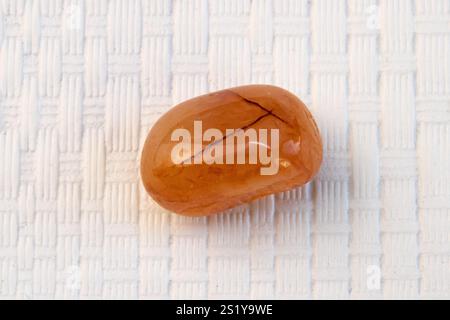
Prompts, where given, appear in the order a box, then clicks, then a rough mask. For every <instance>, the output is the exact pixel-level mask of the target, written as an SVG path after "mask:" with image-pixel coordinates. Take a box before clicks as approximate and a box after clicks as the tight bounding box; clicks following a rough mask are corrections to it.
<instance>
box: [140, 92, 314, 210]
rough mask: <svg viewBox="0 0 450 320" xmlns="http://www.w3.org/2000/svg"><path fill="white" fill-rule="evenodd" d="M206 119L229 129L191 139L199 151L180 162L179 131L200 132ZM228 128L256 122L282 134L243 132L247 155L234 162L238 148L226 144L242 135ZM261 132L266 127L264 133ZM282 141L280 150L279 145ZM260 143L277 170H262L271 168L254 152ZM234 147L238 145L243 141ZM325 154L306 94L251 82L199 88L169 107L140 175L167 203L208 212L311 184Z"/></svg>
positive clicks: (208, 124)
mask: <svg viewBox="0 0 450 320" xmlns="http://www.w3.org/2000/svg"><path fill="white" fill-rule="evenodd" d="M200 123H201V128H202V130H203V132H205V130H208V129H211V128H212V129H215V132H222V133H223V135H222V136H221V138H220V139H212V138H211V139H209V140H208V139H205V140H203V141H201V145H198V144H197V145H196V146H194V142H192V150H194V151H193V152H192V157H189V156H188V157H185V158H183V159H181V160H182V161H179V162H174V159H173V150H174V148H175V147H176V146H177V144H179V141H174V140H173V133H174V131H175V130H177V129H181V130H184V129H186V130H187V131H186V130H184V132H190V133H192V135H193V136H194V133H195V132H197V131H195V130H197V129H198V125H199V124H200ZM194 128H195V130H194ZM227 129H235V132H239V133H242V134H246V133H250V130H254V131H255V132H260V133H261V132H262V133H264V132H266V131H267V132H268V133H270V132H272V133H275V132H278V136H276V135H270V134H268V136H269V138H268V139H267V140H264V142H261V141H260V140H258V141H252V136H251V135H250V134H248V137H247V139H246V140H244V141H245V146H244V147H245V150H246V151H247V152H246V153H245V160H246V161H245V163H237V161H234V162H233V163H227V158H226V157H225V154H226V153H227V151H228V153H227V155H230V150H232V149H227V150H226V146H227V144H231V143H233V142H236V141H238V138H235V137H234V136H230V135H228V136H227V134H226V133H227V132H228V131H227ZM260 137H262V135H258V136H257V138H258V139H259V138H260ZM216 138H217V137H216ZM275 138H276V139H277V141H275ZM197 141H198V140H197ZM241 141H242V140H241ZM275 142H278V146H279V148H278V149H279V150H275V148H274V147H272V146H274V145H276V144H275ZM254 145H258V148H259V149H258V150H261V151H259V152H263V151H264V152H267V155H271V156H272V158H273V159H272V160H275V161H276V166H274V165H272V167H276V169H277V170H275V171H273V172H272V174H269V175H265V174H262V173H263V172H264V171H263V170H264V168H266V170H267V168H268V164H267V163H266V164H262V163H260V162H259V161H258V162H257V163H254V161H251V159H250V156H249V154H250V151H253V150H255V149H256V148H254V149H253V148H252V147H254ZM241 146H242V145H241ZM213 147H216V148H217V149H216V152H212V154H213V155H214V154H215V155H216V156H217V154H218V152H217V150H222V148H223V154H224V158H223V159H224V160H223V162H222V163H220V162H219V161H218V160H217V161H216V162H214V163H211V161H210V162H209V163H205V161H207V160H206V159H207V157H206V155H207V153H210V154H211V148H213ZM230 148H231V147H230ZM263 149H264V150H263ZM195 150H197V151H200V152H197V153H196V152H195ZM233 150H234V151H235V152H236V151H237V150H239V148H238V146H236V147H235V149H233ZM241 151H242V150H241ZM275 151H277V153H276V152H275ZM181 154H182V155H185V153H181ZM202 155H203V159H201V160H202V161H201V163H200V160H199V161H195V159H196V158H195V157H197V156H200V157H201V156H202ZM258 155H259V156H260V157H259V158H258V160H261V161H262V159H263V157H262V156H261V155H262V154H261V153H258ZM274 155H276V159H275V158H274V157H273V156H274ZM233 157H234V160H236V159H238V158H239V155H233V154H232V155H231V156H230V159H233ZM217 159H219V158H217ZM321 162H322V141H321V138H320V134H319V130H318V128H317V126H316V123H315V121H314V119H313V117H312V115H311V113H310V112H309V111H308V109H307V108H306V106H305V105H304V104H303V102H301V101H300V100H299V99H298V98H297V97H296V96H295V95H293V94H292V93H290V92H289V91H286V90H284V89H282V88H279V87H275V86H270V85H249V86H241V87H235V88H230V89H226V90H221V91H217V92H213V93H209V94H206V95H203V96H199V97H196V98H193V99H190V100H187V101H185V102H182V103H180V104H178V105H176V106H174V107H173V108H171V109H170V110H169V111H168V112H167V113H165V114H164V115H163V116H162V117H161V118H160V119H159V120H158V121H157V122H156V123H155V125H154V126H153V127H152V129H151V130H150V132H149V134H148V136H147V139H146V141H145V144H144V148H143V151H142V157H141V178H142V182H143V184H144V186H145V189H146V190H147V192H148V193H149V194H150V195H151V196H152V198H153V199H154V200H155V201H156V202H157V203H159V204H160V205H161V206H162V207H164V208H166V209H168V210H170V211H172V212H175V213H179V214H182V215H189V216H202V215H209V214H213V213H218V212H221V211H223V210H226V209H229V208H232V207H235V206H237V205H240V204H242V203H246V202H249V201H252V200H254V199H257V198H260V197H263V196H266V195H269V194H272V193H278V192H282V191H286V190H289V189H292V188H294V187H298V186H301V185H304V184H305V183H307V182H308V181H310V180H311V179H312V178H313V177H314V176H315V175H316V173H317V172H318V171H319V168H320V165H321ZM274 172H276V173H274Z"/></svg>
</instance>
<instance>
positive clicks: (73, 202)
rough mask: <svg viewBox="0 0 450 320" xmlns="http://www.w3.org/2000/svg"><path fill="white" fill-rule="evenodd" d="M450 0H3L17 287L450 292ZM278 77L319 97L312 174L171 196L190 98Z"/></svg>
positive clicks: (153, 294)
mask: <svg viewBox="0 0 450 320" xmlns="http://www.w3.org/2000/svg"><path fill="white" fill-rule="evenodd" d="M449 21H450V1H449V0H416V1H413V0H379V1H376V0H348V1H345V0H333V1H331V0H311V1H308V0H276V1H275V0H273V1H272V0H253V1H249V0H210V1H206V0H185V1H183V0H173V1H171V0H109V1H107V0H95V1H90V0H66V1H62V0H61V1H58V0H40V1H38V0H2V1H0V227H1V229H0V297H1V298H33V299H38V298H144V299H146V298H163V299H165V298H235V299H240V298H450V58H449V57H450V24H449ZM248 83H271V84H276V85H279V86H282V87H284V88H286V89H289V90H291V91H292V92H294V93H295V94H297V95H298V96H299V97H300V98H301V99H302V100H304V101H305V102H306V103H307V104H308V105H309V106H310V107H311V110H312V112H313V113H314V115H315V117H316V119H317V120H318V123H319V125H320V128H321V132H322V135H323V138H324V142H325V145H324V148H325V161H324V165H323V169H322V171H321V173H320V175H319V176H318V177H317V179H315V181H314V182H313V183H311V184H310V185H309V186H307V187H305V188H302V189H299V190H292V191H290V192H286V193H283V194H279V195H276V196H271V197H268V198H266V199H263V200H261V201H257V202H255V203H253V204H250V205H248V206H243V207H240V208H237V209H235V210H231V212H230V213H228V214H225V215H217V216H212V217H210V218H199V219H190V218H181V217H178V216H175V215H171V214H168V213H167V212H165V211H164V210H162V209H160V208H159V207H158V206H157V205H155V204H154V203H153V202H152V201H151V200H150V199H149V198H148V196H147V195H146V193H145V192H144V191H143V189H142V186H141V184H140V180H139V170H138V168H139V157H140V148H141V146H142V143H143V140H144V138H145V137H146V134H147V132H148V129H149V128H150V127H151V125H152V124H153V123H154V121H155V120H156V119H157V118H158V117H159V116H160V115H161V114H162V113H163V112H164V111H166V110H168V109H169V108H170V107H171V106H172V105H173V104H174V103H177V102H180V101H182V100H184V99H187V98H190V97H193V96H196V95H199V94H201V93H205V92H209V91H215V90H217V89H221V88H226V87H230V86H236V85H240V84H248Z"/></svg>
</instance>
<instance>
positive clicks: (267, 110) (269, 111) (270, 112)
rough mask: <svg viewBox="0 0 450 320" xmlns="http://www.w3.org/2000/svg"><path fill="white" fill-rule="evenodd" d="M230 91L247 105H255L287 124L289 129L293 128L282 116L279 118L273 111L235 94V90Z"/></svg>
mask: <svg viewBox="0 0 450 320" xmlns="http://www.w3.org/2000/svg"><path fill="white" fill-rule="evenodd" d="M228 91H230V92H232V93H234V94H235V95H237V96H238V97H239V98H241V99H242V100H244V101H245V102H247V103H249V104H251V105H254V106H256V107H258V108H260V109H262V110H264V111H266V112H267V113H268V115H271V116H273V117H275V118H277V119H278V120H280V121H281V122H283V123H285V124H287V125H288V126H289V127H291V124H290V123H289V122H287V121H286V120H284V119H283V118H281V117H280V116H278V115H276V114H275V113H273V112H272V110H269V109H267V108H264V107H263V106H262V105H260V104H259V103H258V102H256V101H252V100H250V99H248V98H246V97H244V96H242V95H240V94H239V93H237V92H235V91H233V90H228Z"/></svg>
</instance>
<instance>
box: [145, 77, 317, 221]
mask: <svg viewBox="0 0 450 320" xmlns="http://www.w3.org/2000/svg"><path fill="white" fill-rule="evenodd" d="M262 87H263V88H265V89H267V90H268V91H269V96H270V95H271V94H276V93H277V92H278V93H282V94H283V95H285V96H286V97H288V98H290V99H294V101H295V102H297V103H298V104H299V105H300V107H301V108H300V110H298V111H299V112H300V113H302V114H304V115H305V116H306V117H307V118H308V121H309V122H311V123H312V125H313V126H312V127H313V132H312V137H313V138H314V139H315V143H312V145H313V146H316V147H317V149H318V150H316V151H315V152H316V154H317V155H319V156H320V161H316V162H313V163H314V165H315V166H314V167H313V168H312V170H311V174H310V176H309V177H308V178H307V179H302V180H297V179H296V178H293V179H290V180H286V181H284V183H282V184H279V186H278V187H269V188H267V187H265V188H263V189H261V190H259V192H254V193H250V194H244V195H243V196H241V197H240V198H236V197H235V199H233V201H225V202H222V203H220V201H219V202H215V203H212V204H211V205H209V206H204V207H201V206H200V207H199V206H197V207H190V208H189V207H186V206H181V207H182V208H180V204H182V203H184V202H182V201H181V202H175V201H167V200H165V199H164V197H163V196H161V195H159V192H158V191H157V190H153V186H152V184H151V179H152V178H156V177H154V176H153V174H149V175H146V174H145V168H146V167H147V164H148V160H149V159H150V158H149V156H150V157H151V155H148V153H149V152H151V151H152V150H151V148H150V147H149V145H151V142H152V139H154V137H155V134H154V132H155V131H158V129H161V123H163V122H164V121H165V120H167V119H170V118H172V120H173V115H174V114H176V113H177V112H178V111H179V110H183V106H185V105H187V104H189V103H192V102H193V101H194V100H197V99H199V98H208V97H209V96H211V95H213V94H217V93H220V92H224V91H231V92H234V93H236V92H237V93H238V94H240V93H241V91H245V90H251V91H253V90H255V91H258V90H260V89H261V88H262ZM243 96H244V98H246V99H248V100H249V101H250V102H252V99H253V98H254V97H252V96H251V95H250V96H248V95H246V94H244V95H243ZM257 96H258V95H256V97H257ZM280 108H281V109H283V108H285V109H289V108H290V106H285V105H281V106H280ZM284 111H286V110H284ZM275 112H276V110H275ZM297 120H298V119H297ZM167 130H170V129H167ZM156 136H159V137H160V136H164V135H161V134H159V135H156ZM310 151H312V150H310ZM309 154H310V153H309ZM322 161H323V144H322V139H321V137H320V132H319V128H318V126H317V123H316V121H315V119H314V117H313V116H312V114H311V112H310V111H309V109H308V107H307V106H306V105H305V104H304V103H303V101H301V100H300V99H299V98H298V97H297V96H296V95H294V94H293V93H291V92H289V91H288V90H285V89H283V88H280V87H277V86H273V85H257V84H256V85H248V86H240V87H233V88H229V89H224V90H219V91H216V92H212V93H208V94H205V95H201V96H198V97H194V98H192V99H189V100H186V101H183V102H181V103H179V104H177V105H175V106H174V107H172V108H171V109H170V110H168V111H167V112H166V113H165V114H163V115H162V116H161V117H160V118H159V119H158V120H157V121H156V122H155V124H154V126H152V128H151V129H150V131H149V133H148V135H147V137H146V140H145V143H144V146H143V149H142V152H141V163H140V172H141V179H142V183H143V185H144V188H145V190H146V191H147V193H148V194H149V195H150V196H151V197H152V198H153V199H154V200H155V202H157V203H158V204H159V205H160V206H161V207H163V208H165V209H166V210H169V211H171V212H173V213H177V214H180V215H184V216H191V217H198V216H210V215H214V214H219V213H222V212H223V211H226V210H229V209H232V208H234V207H237V206H239V205H242V204H245V203H249V202H251V201H254V200H256V199H260V198H263V197H265V196H268V195H270V194H275V193H280V192H284V191H287V190H290V189H292V188H296V187H301V186H303V185H305V184H306V183H308V182H309V181H311V180H312V179H313V178H314V176H316V175H317V174H318V172H319V170H320V166H321V164H322ZM147 168H151V165H150V166H149V167H147ZM299 176H300V177H301V176H302V175H301V174H300V175H299ZM145 177H147V179H146V178H145Z"/></svg>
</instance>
